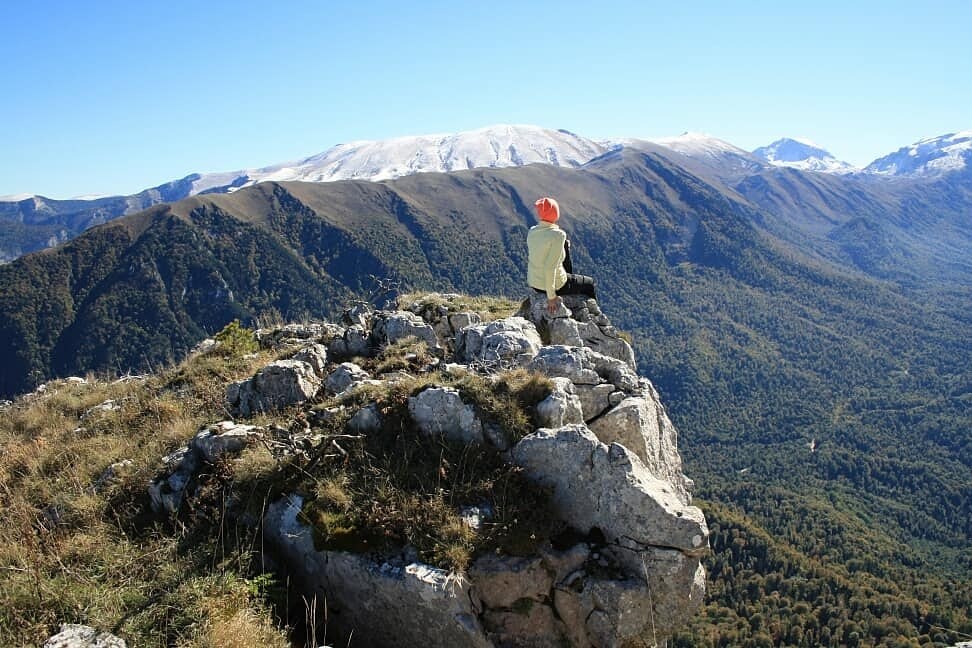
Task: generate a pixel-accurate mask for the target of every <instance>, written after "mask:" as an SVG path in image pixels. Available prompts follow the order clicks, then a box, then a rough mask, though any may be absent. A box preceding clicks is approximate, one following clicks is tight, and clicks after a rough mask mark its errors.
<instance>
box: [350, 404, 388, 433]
mask: <svg viewBox="0 0 972 648" xmlns="http://www.w3.org/2000/svg"><path fill="white" fill-rule="evenodd" d="M381 425H382V419H381V411H380V410H379V409H378V406H377V405H376V404H375V403H370V404H368V405H365V406H364V407H362V408H361V409H359V410H358V411H357V412H356V413H355V415H354V416H352V417H351V420H350V421H348V428H349V429H350V430H351V431H352V432H355V433H359V434H367V433H369V432H374V431H376V430H380V429H381Z"/></svg>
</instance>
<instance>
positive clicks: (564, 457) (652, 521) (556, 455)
mask: <svg viewBox="0 0 972 648" xmlns="http://www.w3.org/2000/svg"><path fill="white" fill-rule="evenodd" d="M512 456H513V461H514V463H516V464H517V465H519V466H522V467H523V468H524V469H525V470H526V473H527V475H529V476H530V477H531V478H532V479H534V480H536V481H537V482H538V483H540V484H543V485H545V486H548V487H550V488H551V489H552V491H553V494H552V498H553V504H554V507H555V509H556V510H557V512H558V515H559V516H560V517H561V519H563V520H565V521H567V522H568V523H569V524H570V525H571V526H572V527H574V528H576V529H578V530H579V531H581V532H585V533H586V532H588V531H590V530H591V529H593V528H597V529H600V531H601V532H602V533H603V534H604V536H605V537H606V538H607V540H608V542H610V543H611V544H614V545H619V546H624V547H626V548H629V549H631V550H632V551H635V552H636V551H638V550H639V548H647V547H664V548H670V549H677V550H679V551H681V552H684V553H686V554H689V555H699V554H701V553H702V552H703V551H704V550H705V549H706V548H707V546H708V536H709V530H708V527H707V526H706V524H705V518H704V517H703V515H702V511H700V510H699V509H697V508H696V507H694V506H688V505H686V504H685V503H684V502H683V500H682V498H680V497H679V495H678V493H677V492H676V490H675V488H674V487H673V486H672V484H670V483H668V482H665V481H662V480H660V479H658V478H656V477H654V476H653V475H652V474H651V473H650V472H649V471H648V470H647V468H645V465H644V464H643V463H642V461H641V460H640V459H639V458H638V456H637V455H636V454H634V453H633V452H631V451H630V450H628V449H627V448H625V447H624V446H622V445H620V444H617V443H612V444H611V445H606V444H604V443H601V442H600V441H599V440H598V438H597V437H596V436H595V435H594V433H593V432H591V431H590V430H589V429H587V427H586V426H584V425H568V426H565V427H562V428H560V429H558V430H551V429H540V430H538V431H537V432H535V433H533V434H531V435H529V436H527V437H525V438H523V439H522V440H521V441H520V442H519V443H517V444H516V445H515V446H514V447H513V450H512ZM623 555H624V560H625V561H630V560H631V557H630V556H628V552H624V553H623ZM627 567H628V568H629V570H630V571H631V572H632V573H638V570H639V569H640V558H637V559H635V562H634V563H630V562H629V564H628V565H627Z"/></svg>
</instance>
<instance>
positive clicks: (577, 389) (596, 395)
mask: <svg viewBox="0 0 972 648" xmlns="http://www.w3.org/2000/svg"><path fill="white" fill-rule="evenodd" d="M574 393H575V394H576V395H577V398H578V399H579V400H580V404H581V411H582V412H583V414H584V421H587V422H589V421H590V420H591V419H593V418H595V417H597V416H599V415H600V414H601V413H602V412H604V410H606V409H607V408H609V407H610V406H611V395H612V394H617V395H618V398H620V399H623V398H624V392H619V391H617V388H616V387H615V386H614V385H612V384H610V383H602V384H600V385H575V386H574ZM618 402H620V400H619V401H618ZM548 427H550V426H548Z"/></svg>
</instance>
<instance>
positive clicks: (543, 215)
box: [533, 198, 560, 223]
mask: <svg viewBox="0 0 972 648" xmlns="http://www.w3.org/2000/svg"><path fill="white" fill-rule="evenodd" d="M533 204H534V206H535V207H536V208H537V214H538V215H539V216H540V220H542V221H547V222H548V223H556V222H557V219H558V218H560V205H558V204H557V201H556V200H554V199H553V198H541V199H540V200H538V201H537V202H535V203H533Z"/></svg>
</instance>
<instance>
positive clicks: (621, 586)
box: [554, 549, 705, 648]
mask: <svg viewBox="0 0 972 648" xmlns="http://www.w3.org/2000/svg"><path fill="white" fill-rule="evenodd" d="M643 565H644V568H643V571H642V575H641V577H637V576H634V577H628V578H622V579H606V578H597V577H594V576H591V575H590V574H587V573H585V572H583V571H579V572H575V574H573V575H572V577H570V578H569V579H568V580H567V581H565V582H562V583H559V584H558V585H557V586H556V588H555V591H554V607H555V608H556V610H557V614H558V616H559V617H560V618H561V619H562V620H563V622H564V625H565V628H566V633H567V635H568V636H569V637H570V640H571V644H572V645H574V646H616V647H618V648H620V647H621V646H625V645H628V642H629V641H630V640H631V639H632V638H640V639H641V640H642V641H645V642H647V644H648V645H659V644H660V643H661V642H662V641H663V640H664V638H666V637H669V636H671V634H672V633H673V632H674V631H675V630H676V629H677V628H678V627H679V626H680V625H682V624H683V623H685V621H686V620H687V619H688V618H689V617H690V616H691V615H693V614H694V613H695V611H696V610H697V609H698V608H699V607H700V606H701V604H702V602H703V601H702V599H703V597H704V595H705V577H704V571H703V569H702V566H701V564H700V562H699V558H698V557H688V556H685V555H684V554H682V553H680V552H678V551H674V550H670V549H650V550H648V551H646V552H644V562H643ZM645 579H647V581H646V580H645ZM646 583H647V586H646Z"/></svg>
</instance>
